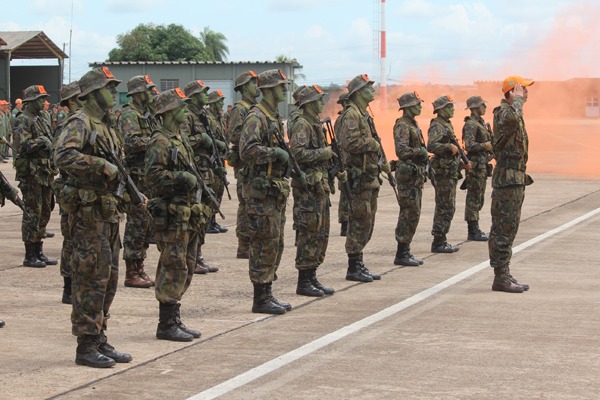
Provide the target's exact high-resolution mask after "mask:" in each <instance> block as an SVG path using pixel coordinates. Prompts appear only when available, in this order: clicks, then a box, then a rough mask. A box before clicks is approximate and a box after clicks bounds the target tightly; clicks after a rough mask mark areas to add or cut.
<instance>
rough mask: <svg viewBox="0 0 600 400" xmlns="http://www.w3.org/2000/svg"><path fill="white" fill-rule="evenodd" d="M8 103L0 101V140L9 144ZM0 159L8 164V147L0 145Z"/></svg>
mask: <svg viewBox="0 0 600 400" xmlns="http://www.w3.org/2000/svg"><path fill="white" fill-rule="evenodd" d="M9 106H10V103H9V102H8V101H6V100H0V140H2V141H6V142H7V143H8V142H10V136H11V133H12V125H11V122H10V110H9ZM0 158H1V159H2V162H4V163H7V162H8V145H7V144H0Z"/></svg>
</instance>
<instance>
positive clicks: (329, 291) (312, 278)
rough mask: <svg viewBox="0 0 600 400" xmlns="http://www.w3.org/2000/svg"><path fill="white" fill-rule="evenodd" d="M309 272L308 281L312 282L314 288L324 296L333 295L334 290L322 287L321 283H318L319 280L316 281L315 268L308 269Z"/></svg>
mask: <svg viewBox="0 0 600 400" xmlns="http://www.w3.org/2000/svg"><path fill="white" fill-rule="evenodd" d="M309 271H310V281H311V282H312V284H313V286H314V287H316V288H317V289H319V290H321V291H322V292H323V293H325V294H326V295H332V294H333V293H335V290H333V288H329V287H325V286H323V284H322V283H321V282H319V280H318V279H317V269H316V268H313V269H310V270H309Z"/></svg>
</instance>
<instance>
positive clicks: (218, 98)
mask: <svg viewBox="0 0 600 400" xmlns="http://www.w3.org/2000/svg"><path fill="white" fill-rule="evenodd" d="M224 101H225V96H223V93H222V92H221V91H220V90H213V91H212V92H210V93H209V94H208V110H207V112H206V117H207V118H208V125H209V128H210V132H211V133H212V140H213V142H215V143H216V144H217V148H218V149H219V150H218V151H219V157H221V161H222V162H223V167H220V166H219V165H218V163H216V162H213V165H212V168H213V171H214V172H215V175H216V176H217V178H218V179H215V181H214V186H213V190H214V191H215V196H216V198H217V200H219V203H220V202H221V200H223V193H224V192H225V181H226V180H227V170H226V169H225V157H226V156H227V150H228V148H227V143H229V139H228V138H227V132H226V130H225V125H224V124H223V116H222V115H221V112H222V111H223V102H224ZM216 157H217V155H216V154H214V152H213V154H212V158H213V159H214V160H216ZM228 230H229V229H228V228H227V227H224V226H221V225H219V224H218V223H217V220H216V216H215V214H213V216H212V219H211V220H210V222H209V226H208V230H207V231H206V233H225V232H227V231H228Z"/></svg>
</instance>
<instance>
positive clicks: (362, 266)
mask: <svg viewBox="0 0 600 400" xmlns="http://www.w3.org/2000/svg"><path fill="white" fill-rule="evenodd" d="M358 263H359V268H360V270H361V271H362V273H363V274H365V275H370V276H371V278H373V280H374V281H378V280H380V279H381V275H379V274H374V273H373V272H371V271H369V269H368V268H367V266H366V265H365V262H364V261H363V253H360V255H359V258H358Z"/></svg>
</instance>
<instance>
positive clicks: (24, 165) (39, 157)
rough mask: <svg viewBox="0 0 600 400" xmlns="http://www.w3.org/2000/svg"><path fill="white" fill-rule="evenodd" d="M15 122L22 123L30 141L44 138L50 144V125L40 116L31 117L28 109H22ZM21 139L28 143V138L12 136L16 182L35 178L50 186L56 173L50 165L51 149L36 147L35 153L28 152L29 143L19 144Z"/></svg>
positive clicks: (51, 164)
mask: <svg viewBox="0 0 600 400" xmlns="http://www.w3.org/2000/svg"><path fill="white" fill-rule="evenodd" d="M17 121H19V122H22V126H23V129H24V130H26V131H27V132H29V134H30V135H31V140H36V139H38V138H41V137H46V138H48V140H49V141H50V142H52V139H53V137H52V129H51V128H50V124H48V121H46V119H45V118H44V117H43V116H41V115H40V114H38V115H33V114H32V113H31V112H30V111H29V110H28V109H26V108H23V111H22V112H20V113H18V114H17ZM22 139H26V140H27V141H28V138H24V137H21V135H18V134H15V135H14V136H13V146H14V148H15V149H17V151H18V154H16V155H15V159H14V167H15V170H16V180H21V179H24V178H26V177H28V176H35V177H36V178H37V180H38V181H39V182H40V183H41V184H43V185H51V184H52V180H53V176H54V175H56V173H57V172H58V171H56V170H55V168H54V166H53V163H52V150H53V149H48V148H40V147H38V149H37V150H36V151H29V147H30V143H27V142H25V143H21V140H22ZM23 150H25V151H23Z"/></svg>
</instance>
